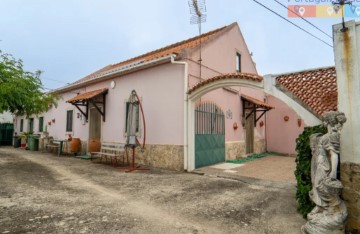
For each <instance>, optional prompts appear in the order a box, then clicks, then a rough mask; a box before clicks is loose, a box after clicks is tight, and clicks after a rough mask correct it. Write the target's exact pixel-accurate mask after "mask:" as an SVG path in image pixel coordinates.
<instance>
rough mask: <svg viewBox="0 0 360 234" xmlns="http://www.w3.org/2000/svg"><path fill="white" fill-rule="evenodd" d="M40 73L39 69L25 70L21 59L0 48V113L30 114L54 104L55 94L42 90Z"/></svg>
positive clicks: (41, 111)
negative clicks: (34, 70) (33, 70)
mask: <svg viewBox="0 0 360 234" xmlns="http://www.w3.org/2000/svg"><path fill="white" fill-rule="evenodd" d="M40 75H41V71H36V72H35V73H32V72H28V71H25V70H24V69H23V62H22V60H21V59H18V60H17V59H15V58H14V57H13V56H12V55H10V54H6V53H3V52H2V51H1V50H0V113H2V112H3V111H10V112H11V113H13V114H15V115H26V116H30V115H32V114H40V113H43V112H46V111H47V110H48V108H49V105H56V104H57V100H58V98H57V96H56V95H55V94H53V93H45V92H44V91H43V90H44V88H43V84H42V83H41V80H40Z"/></svg>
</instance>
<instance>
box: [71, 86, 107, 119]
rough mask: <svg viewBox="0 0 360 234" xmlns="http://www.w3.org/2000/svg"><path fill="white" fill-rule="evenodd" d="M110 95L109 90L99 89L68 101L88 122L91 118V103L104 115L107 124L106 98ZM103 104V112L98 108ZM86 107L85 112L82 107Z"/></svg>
mask: <svg viewBox="0 0 360 234" xmlns="http://www.w3.org/2000/svg"><path fill="white" fill-rule="evenodd" d="M107 93H108V89H97V90H93V91H90V92H86V93H82V94H79V95H77V96H76V97H73V98H71V99H69V100H67V101H66V102H67V103H71V104H72V105H74V106H75V107H76V108H77V109H78V110H79V111H80V112H81V113H82V114H83V115H84V116H85V118H86V121H87V120H88V117H89V103H91V104H92V105H93V106H94V107H95V108H96V110H97V111H98V112H99V113H100V114H101V115H102V117H103V121H104V122H105V104H106V102H105V96H106V94H107ZM98 104H102V110H101V109H100V107H99V106H98ZM81 106H85V111H84V110H82V109H81V108H80V107H81Z"/></svg>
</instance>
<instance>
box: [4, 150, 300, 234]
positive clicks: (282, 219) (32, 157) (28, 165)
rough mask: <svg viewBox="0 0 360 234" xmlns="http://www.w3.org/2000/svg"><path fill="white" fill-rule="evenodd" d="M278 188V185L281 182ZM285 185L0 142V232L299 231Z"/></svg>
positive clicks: (292, 191) (291, 191)
mask: <svg viewBox="0 0 360 234" xmlns="http://www.w3.org/2000/svg"><path fill="white" fill-rule="evenodd" d="M285 187H286V186H285ZM294 197H295V189H294V188H293V186H288V187H286V188H281V189H279V188H275V187H267V186H259V185H254V184H248V183H244V182H241V181H236V180H230V179H225V178H215V177H209V176H201V175H195V174H190V173H180V172H173V171H166V170H158V169H153V170H151V171H144V172H132V173H125V172H123V171H120V170H117V169H115V168H113V167H111V166H109V165H102V164H96V163H92V162H90V161H87V160H80V159H76V158H70V157H60V158H58V157H56V156H54V155H50V154H44V153H39V152H29V151H24V150H20V149H14V148H10V147H8V148H7V147H1V148H0V234H1V233H277V234H278V233H300V232H299V228H300V227H301V225H302V224H303V223H305V220H303V219H302V217H301V216H300V215H299V214H297V212H296V208H295V198H294Z"/></svg>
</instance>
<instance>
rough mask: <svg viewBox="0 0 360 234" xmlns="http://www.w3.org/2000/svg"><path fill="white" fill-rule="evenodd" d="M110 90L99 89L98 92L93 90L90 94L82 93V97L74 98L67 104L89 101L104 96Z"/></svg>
mask: <svg viewBox="0 0 360 234" xmlns="http://www.w3.org/2000/svg"><path fill="white" fill-rule="evenodd" d="M107 91H108V89H97V90H93V91H90V92H86V93H82V94H80V95H77V96H76V97H73V98H71V99H69V100H67V101H66V102H68V103H75V102H79V101H87V100H89V99H91V98H93V97H95V96H97V95H100V94H103V93H105V92H107Z"/></svg>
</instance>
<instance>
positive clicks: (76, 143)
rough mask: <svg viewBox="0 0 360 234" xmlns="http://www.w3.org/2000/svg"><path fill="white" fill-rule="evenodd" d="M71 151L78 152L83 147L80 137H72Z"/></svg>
mask: <svg viewBox="0 0 360 234" xmlns="http://www.w3.org/2000/svg"><path fill="white" fill-rule="evenodd" d="M70 146H71V152H73V153H77V152H79V151H80V149H81V141H80V138H72V139H71V144H70Z"/></svg>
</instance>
